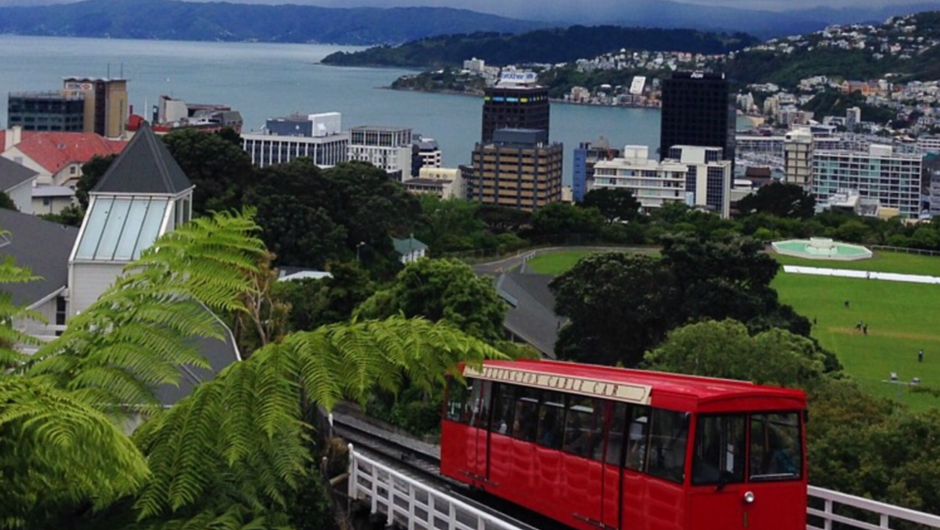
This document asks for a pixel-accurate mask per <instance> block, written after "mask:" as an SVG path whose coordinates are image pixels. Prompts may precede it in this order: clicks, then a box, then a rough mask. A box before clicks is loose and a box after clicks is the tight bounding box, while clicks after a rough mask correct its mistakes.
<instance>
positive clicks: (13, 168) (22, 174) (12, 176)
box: [0, 156, 37, 191]
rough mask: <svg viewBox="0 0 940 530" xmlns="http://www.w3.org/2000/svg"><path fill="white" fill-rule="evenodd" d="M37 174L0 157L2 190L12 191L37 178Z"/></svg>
mask: <svg viewBox="0 0 940 530" xmlns="http://www.w3.org/2000/svg"><path fill="white" fill-rule="evenodd" d="M36 175H37V173H36V172H35V171H33V170H32V169H29V168H28V167H25V166H21V165H20V164H17V163H16V162H13V161H12V160H8V159H6V158H3V157H2V156H0V190H3V191H8V190H11V189H13V188H15V187H17V186H19V185H21V184H23V183H24V182H28V181H30V180H32V179H33V178H35V177H36Z"/></svg>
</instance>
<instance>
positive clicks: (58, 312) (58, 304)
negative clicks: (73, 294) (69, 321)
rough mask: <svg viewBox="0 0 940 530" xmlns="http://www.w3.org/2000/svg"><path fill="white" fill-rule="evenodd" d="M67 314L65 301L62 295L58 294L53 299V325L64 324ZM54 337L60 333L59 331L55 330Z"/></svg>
mask: <svg viewBox="0 0 940 530" xmlns="http://www.w3.org/2000/svg"><path fill="white" fill-rule="evenodd" d="M67 316H68V304H66V302H65V297H64V296H58V297H56V299H55V325H56V326H64V325H65V319H66V317H67ZM55 334H56V337H58V336H59V335H61V334H62V332H61V331H56V332H55Z"/></svg>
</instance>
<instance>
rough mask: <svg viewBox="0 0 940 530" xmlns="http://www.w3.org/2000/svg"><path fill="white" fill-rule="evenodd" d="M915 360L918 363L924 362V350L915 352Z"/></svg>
mask: <svg viewBox="0 0 940 530" xmlns="http://www.w3.org/2000/svg"><path fill="white" fill-rule="evenodd" d="M917 362H919V363H922V362H924V350H920V351H919V352H917Z"/></svg>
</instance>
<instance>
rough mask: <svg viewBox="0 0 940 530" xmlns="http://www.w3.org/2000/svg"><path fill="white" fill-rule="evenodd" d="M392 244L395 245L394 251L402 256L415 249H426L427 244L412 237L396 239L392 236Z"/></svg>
mask: <svg viewBox="0 0 940 530" xmlns="http://www.w3.org/2000/svg"><path fill="white" fill-rule="evenodd" d="M392 245H393V246H394V247H395V252H398V253H399V254H401V255H402V256H404V255H406V254H410V253H412V252H414V251H416V250H427V249H428V246H427V245H425V244H424V243H422V242H420V241H418V240H417V239H415V238H413V237H409V238H406V239H396V238H394V237H393V238H392Z"/></svg>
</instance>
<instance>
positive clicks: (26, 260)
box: [0, 209, 78, 306]
mask: <svg viewBox="0 0 940 530" xmlns="http://www.w3.org/2000/svg"><path fill="white" fill-rule="evenodd" d="M0 229H2V230H6V231H7V232H9V234H8V235H5V236H3V237H2V238H0V257H4V258H5V257H7V256H13V258H14V259H15V260H16V264H17V265H20V266H23V267H28V268H29V270H31V271H32V273H33V274H34V275H35V276H41V277H42V280H38V281H35V282H26V283H14V284H7V285H3V286H2V289H3V290H5V291H7V292H9V293H10V294H11V295H12V296H13V303H14V304H17V305H22V306H29V305H32V304H35V303H36V302H38V301H40V300H42V299H43V298H46V297H47V296H49V295H51V294H52V293H54V292H56V291H58V290H59V289H61V288H63V287H65V286H67V285H68V278H69V254H70V253H71V252H72V246H73V245H74V244H75V238H77V237H78V229H77V228H74V227H71V226H65V225H61V224H59V223H52V222H49V221H44V220H42V219H40V218H39V217H36V216H34V215H29V214H25V213H20V212H14V211H12V210H4V209H0Z"/></svg>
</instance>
